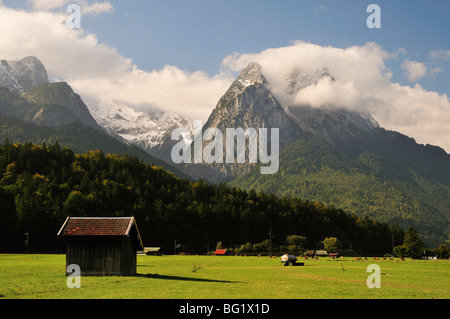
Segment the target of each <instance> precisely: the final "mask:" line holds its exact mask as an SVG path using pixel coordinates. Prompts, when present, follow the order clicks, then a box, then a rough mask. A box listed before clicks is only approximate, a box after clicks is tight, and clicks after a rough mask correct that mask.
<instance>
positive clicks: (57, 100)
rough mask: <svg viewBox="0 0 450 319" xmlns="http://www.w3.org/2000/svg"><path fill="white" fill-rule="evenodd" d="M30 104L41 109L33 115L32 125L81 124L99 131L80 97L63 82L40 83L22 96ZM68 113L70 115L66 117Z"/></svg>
mask: <svg viewBox="0 0 450 319" xmlns="http://www.w3.org/2000/svg"><path fill="white" fill-rule="evenodd" d="M22 97H23V98H25V99H26V100H27V101H29V102H30V103H34V104H39V105H41V106H42V108H41V109H40V110H39V111H38V112H37V113H36V114H35V116H34V118H33V120H32V121H33V123H36V124H39V125H41V126H49V127H58V126H60V125H62V124H64V123H69V122H81V123H83V124H84V125H86V126H89V127H91V128H95V129H98V130H100V129H101V128H100V126H99V125H98V124H97V122H96V121H95V119H94V118H93V117H92V115H91V113H90V112H89V110H88V108H87V106H86V105H85V104H84V102H83V100H82V99H81V97H80V95H78V94H76V93H75V92H74V91H73V90H72V88H71V87H70V86H69V85H68V84H67V83H65V82H58V83H41V84H40V85H38V86H36V87H34V88H33V89H31V90H30V91H28V92H26V93H24V94H23V95H22ZM66 109H67V110H68V111H70V113H71V115H68V113H69V112H67V110H66ZM59 115H61V116H59Z"/></svg>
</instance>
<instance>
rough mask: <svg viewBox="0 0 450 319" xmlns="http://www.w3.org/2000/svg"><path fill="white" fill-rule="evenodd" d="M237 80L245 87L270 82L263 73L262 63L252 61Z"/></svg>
mask: <svg viewBox="0 0 450 319" xmlns="http://www.w3.org/2000/svg"><path fill="white" fill-rule="evenodd" d="M236 81H237V82H238V83H240V84H242V85H243V86H245V87H248V86H250V85H254V84H255V83H259V84H268V82H267V80H266V79H265V77H264V76H263V74H262V71H261V65H259V64H258V63H255V62H250V63H249V64H248V65H247V66H246V67H245V68H244V69H243V70H242V71H241V73H240V74H239V76H238V77H237V79H236Z"/></svg>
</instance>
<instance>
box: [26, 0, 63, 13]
mask: <svg viewBox="0 0 450 319" xmlns="http://www.w3.org/2000/svg"><path fill="white" fill-rule="evenodd" d="M27 2H28V3H29V4H30V5H31V6H32V8H33V9H34V10H39V11H49V10H53V9H57V8H61V7H62V6H64V5H68V4H69V3H70V0H27Z"/></svg>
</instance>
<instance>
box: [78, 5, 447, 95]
mask: <svg viewBox="0 0 450 319" xmlns="http://www.w3.org/2000/svg"><path fill="white" fill-rule="evenodd" d="M111 2H112V3H113V5H114V8H115V13H114V14H112V15H108V16H104V17H102V18H101V19H92V20H91V21H89V20H88V21H85V24H84V26H85V28H87V29H88V30H89V31H91V32H94V33H96V34H97V35H98V36H99V38H100V40H101V41H103V42H105V43H107V44H109V45H111V46H114V47H115V48H117V49H118V50H119V52H120V53H121V54H123V55H124V56H127V57H131V58H133V60H134V62H135V63H136V64H137V65H139V66H140V67H141V68H143V69H146V70H152V69H159V68H160V67H162V66H163V65H165V64H171V65H176V66H178V67H179V68H182V69H186V70H189V71H195V70H204V71H206V72H208V73H209V74H215V73H217V72H218V71H219V69H220V64H221V62H222V59H223V58H224V57H225V56H227V55H229V54H232V53H234V52H239V53H253V52H260V51H262V50H264V49H268V48H274V47H281V46H287V45H289V44H290V43H291V41H295V40H302V41H306V42H311V43H314V44H318V45H322V46H328V45H331V46H336V47H341V48H345V47H349V46H353V45H364V44H365V43H367V42H371V41H374V42H376V43H378V44H380V45H381V46H382V47H383V49H384V50H387V51H389V52H394V51H396V50H398V49H399V48H404V49H405V50H406V51H407V52H408V53H409V55H408V56H409V57H410V58H411V59H413V60H417V61H421V62H427V61H429V60H430V59H429V57H428V54H429V52H430V51H432V50H437V49H449V47H450V37H449V33H450V19H449V18H448V16H449V14H450V2H449V1H448V0H443V1H417V0H416V1H411V0H408V1H378V2H377V1H373V0H372V1H360V0H352V1H348V0H346V1H314V0H313V1H298V0H296V1H293V0H290V1H261V0H259V1H258V0H246V1H217V0H187V1H186V0H185V1H174V0H169V1H167V0H166V1H148V0H134V1H117V0H116V1H111ZM371 3H378V4H379V5H380V8H381V21H382V27H381V29H369V28H368V27H367V25H366V19H367V17H368V16H369V15H370V13H367V12H366V8H367V6H368V5H369V4H371ZM392 67H394V68H395V63H393V64H392ZM396 69H397V70H399V68H398V66H397V68H396ZM400 73H401V72H400V71H399V72H398V73H395V74H397V75H398V74H400ZM446 73H447V76H445V75H446V74H441V75H440V76H438V77H436V81H433V80H434V79H423V82H422V84H423V85H424V86H427V87H429V88H430V89H432V88H434V89H435V90H437V91H440V92H442V93H447V94H449V95H450V88H449V85H448V83H450V82H449V80H450V78H449V77H448V73H449V72H448V71H447V72H446ZM397 80H398V81H403V79H402V78H401V77H399V76H397ZM439 80H440V81H444V80H445V82H447V85H441V84H439ZM434 82H436V83H434ZM433 83H434V84H433Z"/></svg>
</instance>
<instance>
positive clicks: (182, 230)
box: [0, 140, 405, 255]
mask: <svg viewBox="0 0 450 319" xmlns="http://www.w3.org/2000/svg"><path fill="white" fill-rule="evenodd" d="M67 216H95V217H106V216H113V217H114V216H117V217H120V216H134V217H135V218H136V221H137V225H138V228H139V231H140V234H141V237H142V239H143V242H144V245H145V246H157V247H162V248H163V250H164V251H165V252H166V253H173V252H175V251H176V249H175V248H174V242H175V241H176V242H177V243H179V244H181V245H182V249H183V250H184V251H185V252H189V253H206V252H207V251H208V250H211V249H212V248H214V247H216V245H217V243H218V242H219V241H220V242H221V243H223V246H224V247H240V246H241V245H245V243H251V242H252V243H262V242H265V240H266V239H268V238H269V229H271V234H270V236H271V239H272V243H273V245H287V246H289V243H286V238H287V237H288V236H292V235H293V234H296V235H298V236H300V237H301V245H302V248H305V249H314V248H315V247H316V245H317V243H318V242H322V241H324V239H325V238H338V239H339V245H340V249H353V250H355V251H356V252H358V253H360V254H366V255H377V254H378V255H379V254H385V253H389V252H392V250H393V245H394V243H395V245H396V246H397V245H401V244H402V243H403V241H404V235H405V231H404V230H403V229H402V228H401V227H400V226H398V225H388V224H387V223H381V222H376V221H374V220H372V219H369V218H367V217H358V216H356V215H355V214H349V213H346V212H345V211H343V210H342V209H338V208H335V207H332V206H331V207H327V206H324V205H321V204H319V203H317V202H310V201H308V200H302V199H300V198H289V197H281V196H275V195H273V194H266V193H264V192H259V193H257V192H256V191H254V190H252V191H244V190H241V189H239V188H236V187H230V186H227V185H225V184H220V185H212V184H208V183H206V182H204V181H202V180H198V181H189V180H184V179H180V178H177V177H175V176H174V175H173V174H172V173H170V172H168V171H166V170H164V169H162V168H161V167H157V166H154V165H149V164H147V163H145V162H143V161H141V160H139V159H138V158H137V157H134V156H127V155H120V156H119V155H115V154H104V153H103V152H101V151H90V152H87V153H84V154H75V153H74V152H73V151H72V150H71V149H69V148H66V147H60V146H59V144H58V143H57V142H56V143H54V144H51V145H46V144H45V143H44V144H42V145H36V144H31V143H24V144H11V143H9V141H8V140H6V141H5V142H4V143H3V144H2V145H1V146H0V252H25V251H26V249H28V250H29V252H44V253H54V252H63V251H64V247H63V245H62V244H61V242H59V240H58V239H57V237H56V234H57V232H58V230H59V229H60V227H61V226H62V224H63V222H64V220H65V219H66V217H67ZM26 233H27V234H28V235H25V234H26ZM25 236H28V237H27V238H28V242H27V243H26V242H25V240H26V237H25ZM291 240H292V242H291V243H290V244H291V245H297V244H298V243H299V241H298V240H299V239H298V238H294V237H292V238H291ZM296 240H297V241H296ZM178 252H179V250H178Z"/></svg>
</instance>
